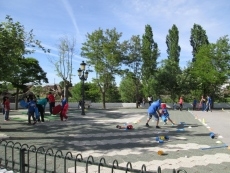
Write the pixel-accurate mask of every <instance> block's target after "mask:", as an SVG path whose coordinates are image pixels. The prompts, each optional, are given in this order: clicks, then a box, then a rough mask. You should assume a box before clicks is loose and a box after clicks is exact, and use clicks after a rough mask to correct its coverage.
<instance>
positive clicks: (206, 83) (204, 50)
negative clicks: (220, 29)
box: [190, 36, 230, 95]
mask: <svg viewBox="0 0 230 173" xmlns="http://www.w3.org/2000/svg"><path fill="white" fill-rule="evenodd" d="M229 69H230V44H229V39H228V38H227V37H226V36H225V37H222V38H220V39H219V40H217V42H216V44H209V45H203V46H202V47H200V49H199V52H198V53H197V54H196V61H195V62H194V63H193V64H192V69H191V72H190V73H191V74H192V75H193V76H194V78H196V79H197V82H198V83H199V84H200V85H201V89H202V90H203V95H206V94H212V95H214V93H215V91H217V90H218V88H219V87H220V86H221V85H223V84H224V83H225V82H226V81H227V80H228V78H229Z"/></svg>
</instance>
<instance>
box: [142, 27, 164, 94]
mask: <svg viewBox="0 0 230 173" xmlns="http://www.w3.org/2000/svg"><path fill="white" fill-rule="evenodd" d="M159 55H160V52H159V49H158V45H157V43H155V42H154V39H153V32H152V28H151V26H150V25H146V26H145V34H144V35H143V36H142V51H141V57H142V61H143V65H142V68H141V73H142V81H143V85H144V92H145V94H147V95H148V96H149V95H155V96H156V95H157V93H156V92H157V88H156V86H157V81H156V78H155V77H156V72H157V58H158V57H159Z"/></svg>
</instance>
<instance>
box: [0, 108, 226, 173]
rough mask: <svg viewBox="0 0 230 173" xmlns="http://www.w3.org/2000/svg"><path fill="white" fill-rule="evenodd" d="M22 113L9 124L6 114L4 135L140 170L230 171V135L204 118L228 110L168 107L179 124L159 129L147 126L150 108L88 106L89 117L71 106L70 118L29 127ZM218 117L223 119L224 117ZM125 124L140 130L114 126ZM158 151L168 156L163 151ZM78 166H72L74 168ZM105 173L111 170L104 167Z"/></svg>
mask: <svg viewBox="0 0 230 173" xmlns="http://www.w3.org/2000/svg"><path fill="white" fill-rule="evenodd" d="M21 112H22V111H12V112H11V115H10V117H11V120H10V121H8V122H4V121H3V118H2V120H1V123H0V124H1V129H0V138H3V139H6V140H10V141H13V142H16V141H17V142H20V143H22V144H24V143H25V144H28V145H35V146H37V147H39V146H43V147H44V148H45V149H48V148H53V149H54V150H62V151H63V152H67V151H71V152H72V153H73V155H77V154H78V153H81V154H82V156H83V157H84V158H85V159H87V157H88V156H89V155H92V156H93V158H94V160H96V161H98V160H99V159H100V158H102V157H104V158H105V159H106V161H107V164H108V163H110V164H111V163H112V162H113V160H114V159H117V160H118V162H119V166H123V167H126V164H127V162H131V163H132V167H133V168H135V169H141V166H142V165H143V164H145V165H146V167H147V170H149V171H156V170H157V167H158V166H161V168H162V172H163V173H167V172H168V173H171V172H172V169H173V168H175V169H185V170H186V171H187V172H188V173H190V172H191V173H195V172H196V173H206V172H212V173H214V172H215V173H219V172H221V173H229V172H230V150H229V149H228V147H226V146H225V143H224V142H226V141H227V140H228V139H226V138H227V135H223V134H221V133H220V132H223V130H222V131H221V130H220V131H218V132H216V131H215V129H218V128H217V126H218V125H217V124H216V123H213V122H211V121H213V120H215V118H213V119H212V118H211V119H208V118H207V117H206V118H203V117H202V116H204V115H210V116H209V118H210V117H212V116H217V117H220V116H223V117H227V118H228V116H230V114H229V113H228V112H227V111H222V110H220V111H213V112H212V113H211V112H210V113H204V112H198V111H197V112H192V111H191V112H190V111H169V113H170V116H171V119H172V120H173V121H174V122H176V124H177V125H176V126H171V125H163V123H162V122H161V123H160V125H161V129H155V122H152V121H151V122H150V127H149V128H148V127H145V122H146V118H147V117H146V109H135V108H134V109H108V110H99V109H98V110H96V109H89V110H87V111H86V115H85V116H82V115H80V110H74V109H71V110H70V111H69V114H68V115H69V120H68V121H66V122H61V121H60V120H59V119H58V117H50V116H47V117H46V120H48V119H49V121H46V122H45V123H43V124H41V123H39V124H36V125H35V126H31V125H30V126H29V125H27V124H26V121H25V120H26V118H27V117H26V115H25V114H22V113H21ZM224 120H226V119H224ZM227 120H229V119H227ZM217 121H219V122H221V118H217ZM125 123H131V124H132V125H133V126H134V128H135V129H134V130H119V129H116V128H115V126H116V125H117V124H119V125H124V124H125ZM212 123H213V124H212ZM219 128H220V129H221V125H220V127H219ZM228 129H229V126H228ZM210 130H214V132H215V133H218V135H217V136H216V138H215V139H211V138H210V137H209V133H210ZM225 131H229V130H227V129H226V130H225ZM163 135H167V136H168V137H169V140H167V141H166V140H165V141H164V143H158V142H157V141H156V137H158V136H163ZM159 150H162V151H163V152H164V155H161V156H160V155H158V154H157V152H158V151H159ZM73 169H74V168H73V167H72V168H71V167H70V168H69V172H73ZM97 169H98V167H97V166H90V171H89V172H97ZM78 172H82V173H83V172H85V167H80V168H78ZM104 172H105V173H106V172H111V170H110V171H108V170H106V168H105V169H104ZM117 172H121V171H116V173H117ZM123 172H124V171H123Z"/></svg>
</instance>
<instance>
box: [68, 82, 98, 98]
mask: <svg viewBox="0 0 230 173" xmlns="http://www.w3.org/2000/svg"><path fill="white" fill-rule="evenodd" d="M84 89H85V100H91V101H92V102H99V101H100V94H99V88H98V87H97V85H96V84H95V83H91V82H86V83H85V84H84ZM70 92H71V94H72V98H73V100H75V101H79V100H82V83H81V82H80V83H77V84H75V85H74V86H73V87H72V89H71V91H70Z"/></svg>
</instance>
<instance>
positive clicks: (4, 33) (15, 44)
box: [0, 16, 49, 81]
mask: <svg viewBox="0 0 230 173" xmlns="http://www.w3.org/2000/svg"><path fill="white" fill-rule="evenodd" d="M5 19H6V22H2V23H1V24H0V60H1V62H0V74H4V75H0V81H9V78H11V77H12V76H14V75H15V67H16V68H17V65H18V63H20V62H19V61H21V60H22V59H23V58H24V55H26V54H30V53H33V52H34V51H35V50H34V47H38V48H41V49H42V50H43V51H44V52H49V50H46V49H45V48H44V47H43V46H42V45H41V42H40V41H38V40H35V39H34V35H33V30H31V31H29V32H25V30H24V26H23V25H21V24H20V23H19V22H14V21H13V19H12V18H11V17H10V16H6V18H5ZM10 80H12V79H10Z"/></svg>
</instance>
